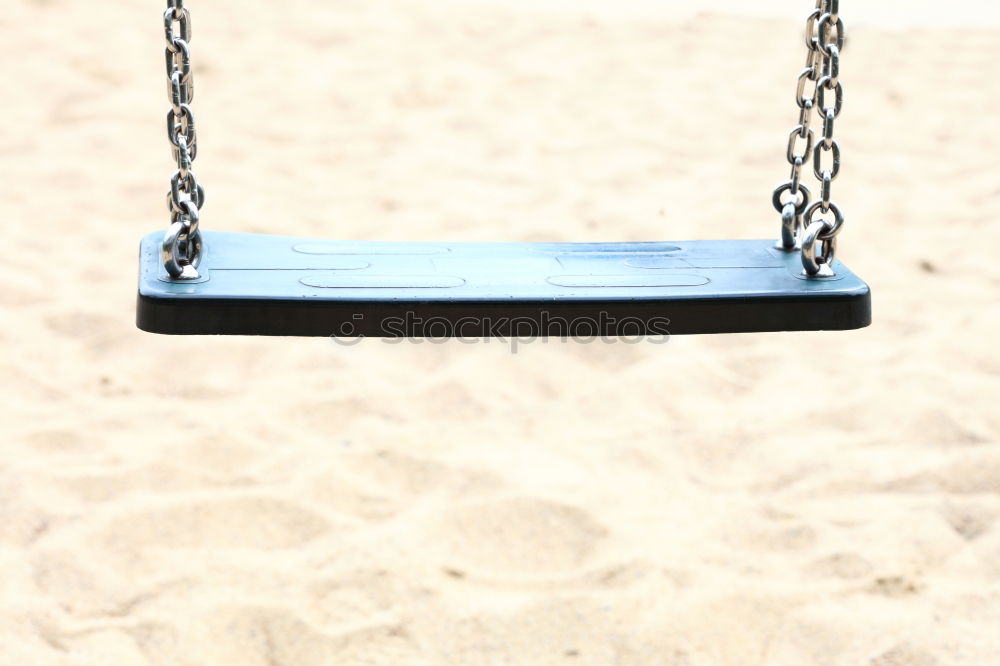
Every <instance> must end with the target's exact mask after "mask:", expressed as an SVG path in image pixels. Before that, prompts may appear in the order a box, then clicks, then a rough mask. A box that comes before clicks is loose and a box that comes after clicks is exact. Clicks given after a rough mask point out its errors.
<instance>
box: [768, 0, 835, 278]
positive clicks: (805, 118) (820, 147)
mask: <svg viewBox="0 0 1000 666" xmlns="http://www.w3.org/2000/svg"><path fill="white" fill-rule="evenodd" d="M844 40H845V32H844V22H843V20H841V18H840V0H816V8H815V9H813V11H812V12H811V13H810V14H809V17H808V18H807V19H806V33H805V41H806V47H807V53H806V65H805V68H804V69H803V70H802V71H801V72H800V73H799V78H798V83H797V85H796V91H795V103H796V104H797V105H798V107H799V122H798V124H796V126H795V127H794V128H793V129H792V131H791V133H790V134H789V135H788V147H787V149H786V152H785V158H786V159H787V160H788V163H789V164H790V165H791V167H792V170H791V176H790V178H789V180H787V181H785V182H783V183H781V184H780V185H778V187H777V188H775V190H774V195H773V197H772V203H773V205H774V208H775V210H777V211H778V212H779V213H781V240H780V241H779V246H780V247H781V248H782V249H784V250H788V251H792V250H794V249H795V248H796V247H797V246H799V245H800V244H801V252H802V264H803V267H804V268H805V272H806V273H807V274H808V275H809V276H827V275H832V274H833V273H832V270H831V264H832V263H833V260H834V257H835V255H836V237H837V234H839V233H840V231H841V229H842V228H843V225H844V215H843V213H842V212H841V210H840V207H839V206H837V204H836V203H834V202H833V200H832V198H831V195H832V189H833V188H832V184H833V181H834V180H836V178H837V176H838V175H839V174H840V164H841V160H840V144H839V143H838V142H837V140H836V139H835V138H834V123H835V121H836V119H837V117H838V116H839V115H840V111H841V109H842V108H843V105H844V86H843V84H842V83H841V81H840V54H841V52H842V51H843V48H844ZM810 84H812V85H810ZM807 89H808V91H807ZM831 96H832V100H831ZM814 113H815V114H818V115H819V117H820V119H821V121H822V123H823V129H822V137H821V138H820V139H819V140H816V133H815V131H814V130H813V129H812V127H811V124H812V118H813V115H814ZM801 142H804V148H803V149H802V150H798V148H799V145H800V143H801ZM810 160H812V164H813V174H814V175H815V176H816V179H817V180H818V181H819V182H820V187H821V198H820V200H819V201H815V202H811V203H810V198H811V195H810V191H809V189H808V188H807V187H806V186H805V185H803V184H802V183H801V177H802V168H803V167H804V166H805V165H806V164H808V163H809V161H810ZM827 162H829V164H827ZM820 211H821V212H822V214H823V215H829V214H830V213H832V214H833V221H832V222H831V221H829V220H826V219H822V218H819V219H815V218H816V214H817V212H820ZM817 243H821V244H822V250H821V251H820V252H819V253H817V247H816V245H817Z"/></svg>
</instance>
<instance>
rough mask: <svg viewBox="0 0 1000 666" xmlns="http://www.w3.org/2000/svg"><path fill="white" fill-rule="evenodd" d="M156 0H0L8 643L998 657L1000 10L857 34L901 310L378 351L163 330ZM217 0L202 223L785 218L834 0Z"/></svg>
mask: <svg viewBox="0 0 1000 666" xmlns="http://www.w3.org/2000/svg"><path fill="white" fill-rule="evenodd" d="M150 4H151V3H115V6H114V7H111V6H110V5H108V6H103V5H102V6H94V5H93V4H92V3H82V2H69V1H68V0H56V1H52V2H38V1H35V2H27V1H26V0H13V2H11V3H7V5H9V6H5V8H4V11H3V12H0V36H2V37H3V41H4V43H5V45H6V46H7V48H8V50H9V52H10V53H11V54H13V56H12V58H8V59H7V64H8V67H7V68H6V69H5V73H6V77H5V83H6V91H7V95H6V96H5V103H4V110H5V113H4V121H3V123H2V125H0V126H2V129H0V171H2V173H3V174H4V185H5V186H4V188H3V193H4V194H3V197H2V199H0V200H2V205H3V210H4V222H3V224H2V233H3V235H4V236H3V237H4V240H5V248H6V251H5V252H4V253H3V264H4V266H3V275H4V278H5V279H4V285H3V288H2V289H0V304H2V307H0V317H2V318H3V319H2V323H3V326H2V327H0V343H2V346H3V348H4V352H5V353H4V354H3V357H2V360H0V373H2V374H0V377H2V378H3V380H4V385H5V388H6V390H5V394H4V395H5V397H4V399H3V400H2V401H0V422H2V423H3V437H2V438H0V450H2V452H3V455H2V457H0V571H2V572H3V573H2V575H0V664H10V665H12V666H13V665H15V664H16V665H22V664H24V665H27V664H31V665H32V666H48V665H53V666H64V665H74V666H75V665H77V664H80V665H84V664H88V665H89V664H95V665H96V664H102V665H103V664H115V665H116V666H133V665H135V666H138V665H146V664H154V665H164V666H166V665H170V666H210V665H211V666H219V665H223V664H232V665H239V666H265V665H272V666H273V665H278V664H280V665H282V666H318V665H322V664H338V665H339V664H348V665H353V664H376V665H379V666H382V665H384V666H389V665H392V666H410V665H429V666H444V665H452V664H456V665H457V664H462V665H477V664H479V665H494V664H517V665H519V666H529V665H539V666H543V665H544V666H553V665H557V664H579V665H600V666H608V665H611V664H622V665H627V666H702V665H705V666H727V665H731V666H746V665H748V664H762V665H765V664H766V665H768V666H770V665H774V666H784V665H786V664H787V665H789V666H793V665H794V666H803V665H816V666H839V665H844V666H847V665H870V666H945V665H947V666H984V665H987V664H995V663H998V661H1000V632H998V631H997V627H998V626H1000V583H998V579H1000V412H998V410H997V409H996V407H995V402H996V399H997V397H998V395H1000V391H998V389H1000V386H998V384H1000V378H998V375H1000V359H998V355H997V352H996V345H995V339H996V331H997V329H998V327H1000V312H998V288H1000V267H998V266H1000V262H998V261H997V259H996V257H997V247H998V245H1000V232H998V227H997V223H996V220H997V219H1000V189H998V183H1000V168H998V165H1000V163H998V158H997V155H998V150H997V149H998V148H1000V131H998V130H1000V127H998V120H997V119H998V116H997V114H996V113H995V112H994V110H995V109H996V108H997V106H998V105H1000V85H998V84H997V82H996V80H995V77H992V78H991V76H990V75H989V72H991V71H993V69H994V68H995V63H996V62H997V61H998V59H1000V33H998V32H997V31H996V30H995V29H993V28H987V27H982V26H988V25H996V24H997V15H998V12H1000V10H997V9H995V8H994V7H990V8H988V9H986V10H984V11H985V12H986V13H985V14H976V15H973V14H972V13H970V15H969V16H968V17H967V20H968V21H970V22H971V21H973V20H975V21H976V25H977V26H980V27H977V28H975V29H959V28H935V27H929V26H928V25H924V26H923V27H920V26H918V27H912V28H905V29H893V30H888V29H886V28H885V27H882V26H884V25H886V24H884V23H879V18H880V17H878V16H874V15H873V16H872V17H871V20H868V19H865V18H863V17H862V16H859V21H858V27H857V29H855V30H852V32H851V33H850V43H849V48H848V50H846V51H845V56H844V69H843V79H844V83H845V86H846V87H847V91H848V92H847V97H846V103H845V110H844V114H843V116H842V119H841V120H840V121H839V122H838V125H837V134H838V138H839V140H840V142H841V144H842V146H843V150H844V170H843V173H842V176H841V177H840V178H839V179H838V180H837V182H836V184H835V198H836V199H837V200H838V201H839V202H841V203H842V204H843V207H844V208H845V209H846V210H847V211H848V213H849V217H848V222H847V227H846V229H845V231H844V233H843V236H842V242H841V247H840V250H841V256H842V257H843V258H844V259H845V260H846V261H847V262H848V263H849V264H850V266H851V267H852V268H853V269H854V270H856V271H857V272H858V273H859V274H861V275H862V276H864V277H865V278H866V279H868V280H869V282H870V284H871V285H872V288H873V293H874V308H875V325H874V326H873V327H871V328H869V329H866V330H863V331H857V332H851V333H844V334H824V333H808V334H793V335H747V336H738V337H731V336H730V337H703V338H677V339H672V340H670V341H669V342H667V343H666V344H653V343H646V344H624V343H622V342H618V343H616V344H602V343H591V344H562V343H559V342H555V341H550V342H541V341H535V342H534V343H531V344H522V343H518V344H514V343H511V342H510V341H507V342H491V343H485V342H483V341H479V342H477V343H458V342H453V343H450V344H433V343H431V342H427V341H425V342H423V343H421V344H417V343H413V342H405V343H400V344H385V343H382V342H378V341H366V342H363V343H362V344H358V345H355V346H346V345H342V344H337V343H335V342H333V341H330V340H326V339H309V340H291V339H273V340H255V339H211V338H192V339H175V338H167V337H157V336H152V335H147V334H143V333H140V332H139V331H137V330H135V328H134V326H133V322H132V317H133V302H134V298H135V266H136V249H137V244H138V239H139V237H140V236H141V235H143V234H145V233H147V232H148V231H151V230H154V229H157V228H162V227H164V226H165V224H166V216H165V212H164V210H163V193H164V191H165V190H166V187H167V182H168V178H169V176H170V169H171V167H170V152H169V150H168V145H167V141H166V137H165V136H164V132H163V121H162V119H163V117H164V116H165V115H166V112H167V99H166V95H165V84H164V81H163V56H162V52H161V49H162V35H161V32H160V27H159V23H160V20H159V9H158V7H152V6H142V5H150ZM188 4H189V5H190V6H191V8H192V10H193V11H194V12H195V17H194V39H193V42H192V48H193V53H194V58H195V66H196V90H197V93H196V97H195V102H194V106H195V110H196V113H197V120H198V128H199V138H200V148H201V153H200V155H199V157H198V161H197V164H196V168H197V171H198V174H199V177H200V178H201V180H202V182H203V183H204V184H205V186H206V187H207V188H208V198H207V203H206V207H205V209H204V215H203V223H204V225H205V226H206V227H207V228H209V229H228V230H243V231H255V232H267V233H279V234H290V235H301V236H321V237H335V238H371V239H413V240H433V239H439V238H449V239H455V240H488V239H498V240H556V241H564V240H580V241H586V240H669V239H688V238H725V237H762V236H769V235H776V234H777V231H778V224H779V220H778V217H777V214H776V213H775V212H774V211H773V210H772V209H771V208H770V201H769V199H770V192H771V189H772V188H773V186H774V185H775V183H776V182H778V181H779V180H781V179H783V178H785V177H787V166H786V165H785V163H784V160H783V151H784V137H785V136H786V135H787V132H788V131H789V129H790V128H791V126H792V125H793V124H794V120H795V117H796V113H797V109H796V108H795V106H794V103H793V88H794V82H795V75H796V73H797V72H798V69H799V68H800V67H801V64H802V60H803V58H804V56H803V53H802V47H801V42H800V40H799V35H800V30H801V25H800V23H799V20H798V14H800V13H801V14H802V15H803V16H804V15H805V13H806V12H807V10H808V5H809V3H808V2H803V3H802V5H803V6H802V8H801V9H802V11H801V12H800V11H799V10H798V9H795V11H790V10H788V9H787V5H788V3H783V4H784V5H785V9H782V10H781V13H780V14H775V16H778V17H779V18H772V17H768V16H756V17H735V16H733V15H728V14H725V13H720V12H723V11H724V7H723V9H719V10H717V12H716V14H714V15H706V14H701V15H695V14H694V13H693V12H690V11H689V12H678V13H676V14H674V13H672V12H673V8H671V7H668V6H651V5H648V4H647V5H635V4H632V5H629V4H628V3H624V4H623V5H622V7H623V9H622V11H620V12H614V11H610V10H607V7H608V6H610V4H608V5H598V4H596V3H589V4H583V5H580V6H579V7H576V8H574V7H573V6H571V5H569V4H568V3H567V4H564V5H557V4H556V3H551V4H549V3H542V4H539V5H536V6H534V7H533V8H529V7H528V6H527V3H520V4H515V5H513V6H512V7H508V8H503V7H501V6H499V3H489V2H482V1H480V2H469V3H452V2H417V1H415V0H404V1H402V2H394V3H388V2H381V1H378V2H372V1H370V0H363V1H362V0H344V1H341V2H336V3H329V2H320V1H319V0H310V1H306V0H290V1H289V2H285V3H278V4H276V3H271V2H263V1H261V0H254V1H249V2H241V3H239V9H238V10H234V8H233V7H231V6H227V3H208V2H205V3H202V2H197V1H194V2H191V1H189V3H188ZM626 9H633V10H635V11H626ZM286 10H287V11H286ZM542 10H544V11H542ZM851 11H854V10H852V9H851V8H849V7H845V12H851ZM857 11H858V12H861V11H865V10H862V9H861V8H859V9H858V10H857ZM871 11H874V10H871ZM780 16H785V17H786V18H780ZM845 17H850V14H849V13H848V14H845ZM908 18H913V17H912V15H911V16H910V17H908ZM793 19H794V20H793ZM925 23H933V21H930V20H928V21H926V22H925ZM28 26H30V29H28Z"/></svg>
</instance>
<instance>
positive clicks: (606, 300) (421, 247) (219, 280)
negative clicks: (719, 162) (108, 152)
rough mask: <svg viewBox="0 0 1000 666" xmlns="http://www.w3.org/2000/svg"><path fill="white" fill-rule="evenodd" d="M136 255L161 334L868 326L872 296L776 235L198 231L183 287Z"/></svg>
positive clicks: (148, 242)
mask: <svg viewBox="0 0 1000 666" xmlns="http://www.w3.org/2000/svg"><path fill="white" fill-rule="evenodd" d="M162 239H163V232H162V231H159V232H155V233H152V234H149V235H148V236H146V237H145V238H144V239H143V241H142V245H141V249H140V271H139V296H138V308H137V315H136V320H137V324H138V326H139V328H140V329H142V330H144V331H149V332H152V333H165V334H172V335H289V336H348V337H354V336H364V337H411V336H412V337H432V338H440V337H508V336H581V337H588V336H618V335H628V336H631V335H665V334H670V335H685V334H695V333H752V332H766V331H815V330H847V329H857V328H863V327H865V326H867V325H868V324H869V323H871V297H870V293H869V289H868V286H867V285H866V284H865V283H864V282H863V281H862V280H861V279H860V278H858V277H857V276H856V275H854V274H853V273H851V272H850V271H849V270H848V269H847V267H846V266H844V265H843V264H842V263H840V262H836V263H835V264H834V265H833V269H834V271H835V272H836V275H835V276H833V277H829V278H820V279H815V278H814V279H806V277H805V276H804V275H803V272H802V264H801V260H800V257H799V252H798V251H795V252H784V251H782V250H780V249H778V248H776V247H775V242H774V241H773V240H707V241H678V242H649V243H430V242H407V243H397V242H386V241H330V240H317V239H308V238H289V237H286V236H271V235H263V234H249V233H225V232H212V231H209V232H205V233H204V246H205V250H204V255H203V258H202V262H201V265H200V266H199V271H200V273H201V278H200V279H198V280H194V281H171V280H170V279H169V278H168V276H167V274H166V272H165V270H164V269H163V266H162V262H161V258H160V244H161V241H162Z"/></svg>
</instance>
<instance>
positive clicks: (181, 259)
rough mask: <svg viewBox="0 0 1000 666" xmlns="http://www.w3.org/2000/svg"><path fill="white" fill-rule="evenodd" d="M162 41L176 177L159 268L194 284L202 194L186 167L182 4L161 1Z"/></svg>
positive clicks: (188, 129)
mask: <svg viewBox="0 0 1000 666" xmlns="http://www.w3.org/2000/svg"><path fill="white" fill-rule="evenodd" d="M163 27H164V31H165V34H166V39H167V49H166V59H167V81H168V85H167V90H168V94H169V98H170V111H169V112H168V113H167V138H168V139H169V140H170V145H171V149H172V152H173V156H174V160H175V161H176V162H177V171H175V172H174V175H173V177H171V179H170V191H169V192H168V193H167V206H168V208H169V210H170V227H169V228H168V229H167V232H166V234H164V236H163V247H162V257H163V267H164V268H165V269H166V271H167V273H168V274H169V275H170V277H171V278H173V279H177V280H195V279H198V278H199V277H200V276H199V273H198V264H199V263H200V261H201V251H202V241H201V232H200V231H199V229H198V223H199V221H200V217H201V209H202V207H203V206H204V204H205V188H203V187H202V186H201V184H200V183H198V179H197V178H196V177H195V175H194V172H193V171H192V170H191V165H192V163H193V162H194V160H195V158H196V157H197V156H198V134H197V132H196V130H195V122H194V113H193V112H192V111H191V101H192V100H193V98H194V79H193V76H192V72H191V48H190V43H191V12H189V11H188V9H187V8H186V7H185V6H184V0H167V10H166V11H165V12H164V13H163Z"/></svg>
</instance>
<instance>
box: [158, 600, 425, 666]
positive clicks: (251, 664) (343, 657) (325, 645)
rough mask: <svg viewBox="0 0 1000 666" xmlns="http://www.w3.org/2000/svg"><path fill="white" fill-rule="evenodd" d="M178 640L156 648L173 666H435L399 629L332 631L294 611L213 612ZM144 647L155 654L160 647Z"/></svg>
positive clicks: (390, 625)
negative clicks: (171, 658)
mask: <svg viewBox="0 0 1000 666" xmlns="http://www.w3.org/2000/svg"><path fill="white" fill-rule="evenodd" d="M161 638H162V637H161ZM140 640H141V639H140ZM176 640H177V641H178V643H177V644H174V645H167V646H164V645H163V644H162V643H160V644H158V645H155V647H156V649H157V650H163V649H164V647H166V648H167V653H168V654H172V655H174V656H175V657H176V661H174V662H173V663H192V664H194V663H197V664H203V663H204V664H241V665H243V666H267V665H269V664H294V665H295V666H334V665H339V664H394V665H396V666H429V662H427V661H426V660H425V659H424V658H423V657H422V656H421V652H420V648H419V646H418V645H417V644H416V642H415V641H414V640H413V639H412V638H411V637H410V636H409V635H408V634H407V632H406V630H405V629H404V628H403V627H401V626H399V625H398V624H393V623H388V624H373V625H370V626H361V627H355V628H352V629H349V630H347V631H327V630H323V629H322V628H320V627H317V626H315V625H312V624H310V623H308V622H306V621H305V620H303V619H302V618H301V617H300V616H299V615H297V614H295V613H293V612H292V611H289V610H286V609H283V608H279V607H270V606H233V607H218V608H212V609H210V612H209V613H207V614H206V615H204V616H203V617H200V618H197V619H196V620H195V621H193V622H191V623H190V624H187V625H185V626H182V628H181V629H180V631H178V632H177V635H176ZM140 647H143V648H145V649H149V650H152V649H153V648H154V645H153V644H150V645H148V646H142V645H141V646H140ZM160 654H163V653H162V652H160Z"/></svg>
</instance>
